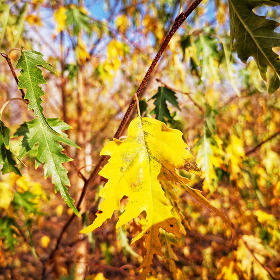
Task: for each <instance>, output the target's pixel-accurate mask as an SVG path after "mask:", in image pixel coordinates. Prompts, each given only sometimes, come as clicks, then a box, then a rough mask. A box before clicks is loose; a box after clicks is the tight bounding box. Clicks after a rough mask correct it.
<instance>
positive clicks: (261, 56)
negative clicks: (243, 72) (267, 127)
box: [229, 0, 280, 93]
mask: <svg viewBox="0 0 280 280" xmlns="http://www.w3.org/2000/svg"><path fill="white" fill-rule="evenodd" d="M262 5H269V6H276V5H280V0H274V1H271V0H242V1H241V0H229V10H230V30H231V41H232V45H233V47H234V48H235V49H236V50H237V53H238V56H239V58H240V59H241V60H242V61H244V62H246V61H247V59H248V58H249V57H250V56H252V57H254V59H255V61H256V62H257V64H258V67H259V70H260V73H261V75H262V77H263V79H264V80H267V77H266V73H267V67H268V66H269V67H270V68H271V69H272V71H273V76H272V78H270V79H269V81H268V91H269V92H271V93H272V92H274V91H275V90H276V89H277V88H279V86H280V61H278V60H277V58H278V55H277V54H276V53H275V52H274V51H273V50H272V48H274V47H279V46H280V34H279V33H276V32H274V30H275V29H276V28H277V27H278V26H279V23H278V22H276V21H274V20H270V19H266V18H265V17H264V16H258V15H256V14H255V13H254V12H253V9H254V8H256V7H258V6H262Z"/></svg>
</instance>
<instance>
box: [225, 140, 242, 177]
mask: <svg viewBox="0 0 280 280" xmlns="http://www.w3.org/2000/svg"><path fill="white" fill-rule="evenodd" d="M244 156H245V153H244V148H243V142H242V140H241V139H240V138H238V137H237V136H235V135H234V134H233V135H231V136H230V140H229V145H228V146H227V148H226V158H227V160H228V162H229V164H230V169H231V177H232V178H233V179H236V178H237V176H238V173H239V172H240V164H241V163H242V160H243V158H244Z"/></svg>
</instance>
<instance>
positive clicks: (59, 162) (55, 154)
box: [15, 119, 79, 216]
mask: <svg viewBox="0 0 280 280" xmlns="http://www.w3.org/2000/svg"><path fill="white" fill-rule="evenodd" d="M47 122H48V123H49V125H50V126H51V128H52V130H54V131H55V133H53V132H52V130H49V129H46V127H45V126H44V124H43V123H42V122H41V121H40V120H39V119H34V120H32V121H30V122H26V123H24V124H22V125H21V126H20V127H19V129H18V130H17V131H16V133H15V136H23V139H22V149H21V151H20V157H24V156H25V155H26V154H29V155H31V156H32V153H30V152H31V151H34V149H35V148H36V149H37V151H36V153H35V154H36V167H38V166H40V165H41V164H44V174H45V177H48V176H51V177H52V183H53V184H54V185H55V190H56V191H57V190H59V192H60V193H61V196H62V198H63V199H64V201H65V202H66V204H67V205H68V206H69V207H70V208H71V209H72V210H73V211H74V213H75V214H76V215H78V216H79V212H78V210H77V209H76V207H75V205H74V202H73V199H72V198H71V197H70V195H69V192H68V189H67V186H69V185H70V182H69V179H68V176H67V170H66V169H65V167H64V166H63V163H65V162H68V161H70V160H71V159H70V158H69V157H68V156H66V155H65V154H64V153H62V151H63V147H62V146H61V145H60V143H64V144H67V145H69V146H73V147H77V145H76V144H75V143H74V142H72V141H71V140H70V139H68V138H67V136H66V135H65V134H64V133H63V131H64V130H66V129H69V126H68V125H67V124H65V123H64V122H62V121H61V120H59V119H48V120H47Z"/></svg>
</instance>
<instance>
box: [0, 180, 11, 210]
mask: <svg viewBox="0 0 280 280" xmlns="http://www.w3.org/2000/svg"><path fill="white" fill-rule="evenodd" d="M13 198H14V193H13V190H12V186H10V184H9V183H8V182H0V208H4V209H8V208H9V206H10V204H11V202H12V200H13Z"/></svg>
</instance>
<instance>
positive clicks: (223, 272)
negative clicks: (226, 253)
mask: <svg viewBox="0 0 280 280" xmlns="http://www.w3.org/2000/svg"><path fill="white" fill-rule="evenodd" d="M235 266H236V264H235V262H234V261H233V260H230V259H228V258H226V257H222V258H221V260H219V267H221V269H220V273H219V274H218V276H217V280H239V277H238V274H237V273H236V272H235Z"/></svg>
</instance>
